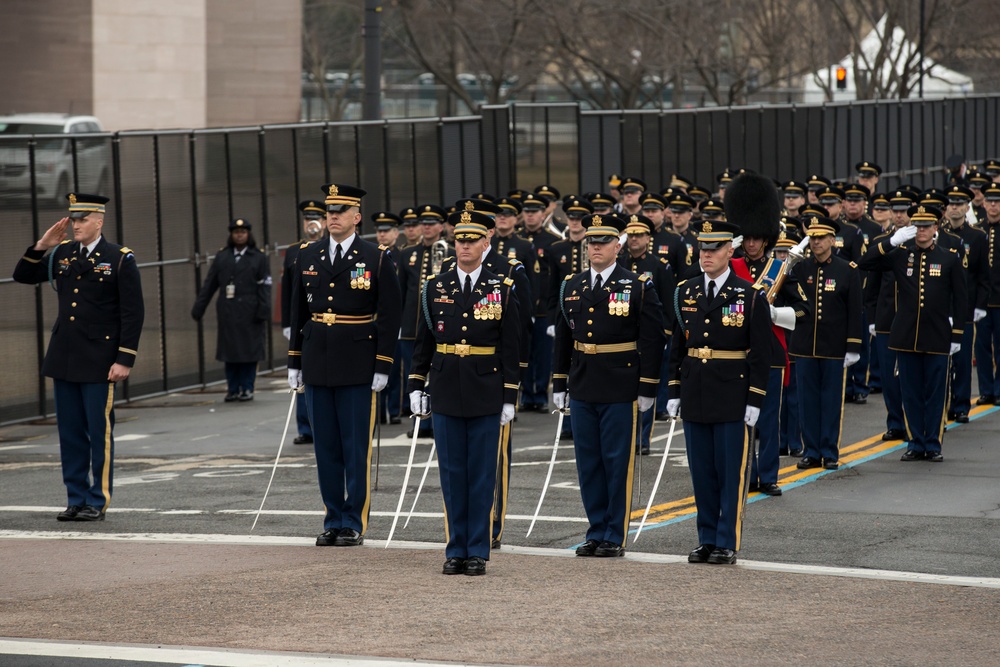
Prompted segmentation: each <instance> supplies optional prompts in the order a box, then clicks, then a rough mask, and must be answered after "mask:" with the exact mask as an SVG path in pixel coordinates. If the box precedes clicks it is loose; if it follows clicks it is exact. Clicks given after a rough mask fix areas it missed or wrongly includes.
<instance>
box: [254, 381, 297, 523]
mask: <svg viewBox="0 0 1000 667" xmlns="http://www.w3.org/2000/svg"><path fill="white" fill-rule="evenodd" d="M300 391H302V392H304V391H305V388H304V387H302V388H300V390H296V389H292V390H291V392H292V402H291V403H290V404H289V406H288V416H287V417H285V430H284V431H282V433H281V440H279V441H278V455H277V456H275V457H274V466H273V467H272V468H271V479H269V480H268V482H267V489H266V490H265V491H264V497H263V498H261V499H260V507H258V508H257V516H255V517H254V518H253V525H252V526H250V532H251V533H252V532H253V529H254V528H255V527H256V526H257V519H259V518H260V512H261V510H263V509H264V501H266V500H267V494H268V493H269V492H270V491H271V482H273V481H274V473H275V471H277V470H278V459H280V458H281V448H282V446H283V445H284V444H285V437H286V436H288V425H289V424H290V423H291V422H292V411H293V410H294V409H295V399H296V398H298V396H297V395H298V394H299V393H300Z"/></svg>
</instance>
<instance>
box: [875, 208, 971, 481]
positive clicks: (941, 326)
mask: <svg viewBox="0 0 1000 667" xmlns="http://www.w3.org/2000/svg"><path fill="white" fill-rule="evenodd" d="M909 216H910V226H909V227H904V228H902V229H900V230H898V231H896V232H894V233H893V235H892V236H890V237H889V238H883V239H882V240H880V241H879V242H878V243H877V244H875V245H873V246H872V247H871V248H869V249H868V252H867V253H865V256H864V258H863V259H862V261H861V265H860V266H861V267H862V268H863V269H868V270H872V271H892V273H893V275H894V276H895V278H896V302H897V304H898V309H897V310H896V317H895V318H894V319H893V321H892V330H891V332H890V333H889V346H890V347H891V348H892V349H894V350H896V353H897V356H896V363H897V365H898V366H899V384H900V387H901V388H902V392H903V414H904V415H905V416H906V427H907V430H908V431H909V436H910V437H909V441H908V443H907V450H906V452H905V453H904V454H903V456H902V458H901V460H903V461H918V460H927V461H934V462H939V461H942V460H943V458H942V456H941V438H942V436H943V435H944V419H943V417H944V407H945V398H946V393H945V389H946V387H947V386H948V358H949V355H953V354H955V353H956V352H958V351H959V350H960V349H961V346H962V335H963V333H964V328H965V320H966V318H967V317H968V312H967V303H968V301H967V299H968V287H967V285H966V279H965V269H964V268H963V267H962V263H963V257H964V255H963V254H962V253H961V251H960V250H959V249H957V248H945V247H943V246H941V245H939V244H937V243H936V242H935V237H936V234H937V231H938V225H939V222H940V219H941V211H940V209H938V208H936V207H934V206H930V205H924V204H919V205H915V206H912V207H911V208H910V210H909ZM910 240H913V241H914V243H913V244H912V245H904V244H906V242H907V241H910ZM900 246H903V247H900Z"/></svg>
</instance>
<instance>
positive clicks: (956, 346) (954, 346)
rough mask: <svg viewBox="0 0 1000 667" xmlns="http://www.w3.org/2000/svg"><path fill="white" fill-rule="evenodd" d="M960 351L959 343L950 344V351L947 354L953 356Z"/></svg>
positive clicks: (960, 345)
mask: <svg viewBox="0 0 1000 667" xmlns="http://www.w3.org/2000/svg"><path fill="white" fill-rule="evenodd" d="M961 349H962V344H961V343H952V344H951V351H950V352H949V353H948V355H949V356H951V355H953V354H956V353H957V352H958V351H959V350H961Z"/></svg>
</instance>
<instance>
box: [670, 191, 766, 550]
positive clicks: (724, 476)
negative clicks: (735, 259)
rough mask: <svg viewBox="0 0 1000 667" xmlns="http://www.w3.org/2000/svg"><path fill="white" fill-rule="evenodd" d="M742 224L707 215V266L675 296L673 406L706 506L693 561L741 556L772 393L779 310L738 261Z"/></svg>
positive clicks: (702, 242) (703, 247)
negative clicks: (756, 430) (758, 442)
mask: <svg viewBox="0 0 1000 667" xmlns="http://www.w3.org/2000/svg"><path fill="white" fill-rule="evenodd" d="M730 187H733V186H730ZM738 232H739V227H738V226H737V225H735V224H733V223H730V222H711V221H705V222H702V224H701V227H700V228H699V232H698V242H699V246H700V247H699V257H700V264H701V265H702V268H703V269H704V271H705V273H704V274H703V275H700V276H695V277H694V278H690V279H688V280H685V281H682V282H681V283H679V284H678V285H677V290H676V291H675V292H674V296H673V299H672V306H673V308H674V310H675V312H676V314H677V318H678V319H677V325H676V326H675V327H674V334H673V338H672V340H671V341H670V378H669V380H668V382H669V391H670V401H669V402H668V404H667V412H668V413H669V414H670V416H671V417H678V416H680V417H681V418H682V419H683V420H684V439H685V441H686V444H687V457H688V464H689V466H690V469H691V481H692V483H693V485H694V499H695V504H696V505H697V508H698V519H697V521H698V542H699V545H698V548H696V549H695V550H693V551H692V552H691V553H690V554H689V555H688V562H691V563H712V564H723V565H724V564H732V563H735V562H736V554H737V552H738V551H739V549H740V540H741V533H742V518H743V504H744V498H745V484H746V476H747V473H748V471H747V466H748V463H749V459H748V456H749V452H750V445H749V440H748V437H747V429H746V426H750V427H753V426H755V425H756V423H757V419H758V417H759V416H760V409H761V406H763V404H764V397H765V394H766V389H765V387H766V386H767V376H768V366H769V357H768V355H769V350H770V345H771V341H770V338H771V335H772V334H771V318H770V311H769V308H768V303H767V299H765V298H764V294H763V292H762V291H761V290H758V289H755V288H754V287H753V285H752V284H751V283H749V282H748V281H746V280H743V279H742V278H739V277H737V275H736V274H735V272H734V271H733V270H732V269H731V268H730V266H729V261H730V259H732V256H733V248H732V240H733V235H734V234H736V233H738Z"/></svg>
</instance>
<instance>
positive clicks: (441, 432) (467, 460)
mask: <svg viewBox="0 0 1000 667" xmlns="http://www.w3.org/2000/svg"><path fill="white" fill-rule="evenodd" d="M449 220H450V221H451V222H452V223H453V224H454V225H455V243H456V254H457V261H456V264H457V266H455V267H454V268H452V269H449V270H447V271H445V272H444V273H442V274H441V275H438V276H434V277H432V278H430V279H428V281H427V283H426V284H425V286H424V288H423V290H422V292H421V304H420V305H421V317H420V320H419V322H418V325H417V345H416V350H415V352H414V356H413V373H412V374H411V375H410V378H409V387H408V389H409V391H410V405H411V409H412V410H413V412H414V413H415V414H423V413H424V412H425V410H424V408H423V406H422V405H421V398H422V397H421V391H422V390H423V389H424V383H425V381H427V380H428V379H429V388H428V393H429V394H430V406H429V407H430V412H431V414H432V419H433V422H434V442H435V445H436V446H437V451H438V457H439V468H440V471H441V492H442V494H443V495H444V506H445V521H446V535H447V539H448V545H447V547H446V548H445V558H446V560H445V563H444V568H443V572H444V574H466V575H481V574H486V561H488V560H489V558H490V543H491V539H490V530H491V526H490V524H491V511H492V507H493V502H494V486H495V484H496V472H497V443H498V442H499V439H500V428H501V427H502V426H504V425H506V424H507V423H508V422H510V420H512V419H513V418H514V403H515V401H516V400H517V384H518V373H519V369H518V342H519V336H520V333H519V331H518V329H519V328H520V327H519V325H518V313H517V299H516V298H515V297H514V294H513V292H514V291H515V290H514V289H513V285H514V281H513V280H512V279H510V278H504V277H502V276H500V275H497V274H495V273H493V272H491V271H490V270H489V269H487V268H486V267H484V266H483V264H482V261H483V255H485V254H486V252H487V251H488V250H489V249H490V246H489V240H488V239H487V233H488V230H490V229H492V228H493V226H494V221H493V219H492V218H491V217H489V216H488V215H485V214H482V213H477V212H474V211H459V212H456V213H453V214H452V215H451V216H450V217H449ZM428 372H430V377H429V378H428Z"/></svg>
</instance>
